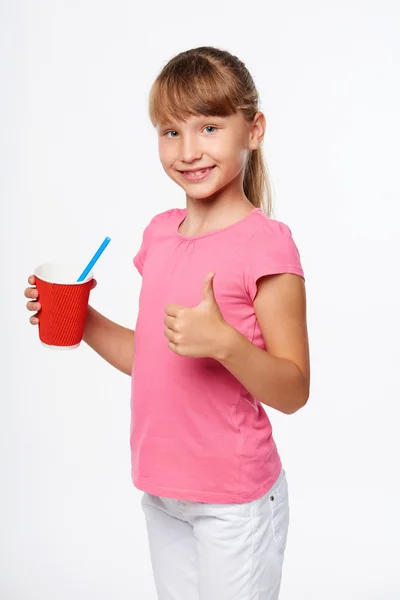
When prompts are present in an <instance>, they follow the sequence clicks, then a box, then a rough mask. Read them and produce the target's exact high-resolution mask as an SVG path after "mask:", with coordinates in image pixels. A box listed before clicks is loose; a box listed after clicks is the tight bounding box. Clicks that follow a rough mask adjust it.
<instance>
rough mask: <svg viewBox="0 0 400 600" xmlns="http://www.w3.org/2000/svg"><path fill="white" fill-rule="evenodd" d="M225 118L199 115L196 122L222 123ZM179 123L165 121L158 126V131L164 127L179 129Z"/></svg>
mask: <svg viewBox="0 0 400 600" xmlns="http://www.w3.org/2000/svg"><path fill="white" fill-rule="evenodd" d="M225 118H226V117H224V116H222V115H200V116H196V119H197V121H198V122H201V121H210V120H212V121H222V120H223V119H225ZM180 123H181V121H167V122H165V123H160V124H159V125H158V127H159V128H160V129H164V128H165V127H174V126H176V127H179V125H180Z"/></svg>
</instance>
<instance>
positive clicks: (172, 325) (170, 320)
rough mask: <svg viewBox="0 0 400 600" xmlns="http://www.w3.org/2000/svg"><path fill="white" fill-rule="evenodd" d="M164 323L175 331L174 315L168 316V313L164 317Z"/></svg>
mask: <svg viewBox="0 0 400 600" xmlns="http://www.w3.org/2000/svg"><path fill="white" fill-rule="evenodd" d="M164 324H165V325H166V326H167V327H168V328H169V329H172V330H173V331H176V329H175V327H176V317H169V316H168V315H167V316H166V317H165V319H164Z"/></svg>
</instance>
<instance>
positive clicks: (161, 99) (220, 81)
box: [149, 59, 239, 127]
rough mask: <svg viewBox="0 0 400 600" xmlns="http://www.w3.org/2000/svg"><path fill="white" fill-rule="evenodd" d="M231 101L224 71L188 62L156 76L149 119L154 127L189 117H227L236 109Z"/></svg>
mask: <svg viewBox="0 0 400 600" xmlns="http://www.w3.org/2000/svg"><path fill="white" fill-rule="evenodd" d="M167 68H168V65H167ZM235 99H236V93H235V86H234V82H233V81H232V79H231V77H230V76H229V74H227V72H226V71H225V72H224V73H222V72H221V71H220V70H219V69H218V67H217V66H216V65H214V64H212V63H210V62H209V61H205V60H204V59H203V60H201V62H200V64H199V62H198V61H196V59H195V60H193V59H192V60H191V61H190V63H186V61H185V64H179V63H178V64H175V65H174V66H173V67H172V68H171V69H170V70H169V71H167V72H166V73H164V71H162V72H161V73H160V75H159V77H158V78H157V79H156V81H155V82H154V84H153V87H152V88H151V91H150V98H149V116H150V120H151V122H152V124H153V126H154V127H156V126H157V125H160V126H162V125H165V124H166V123H169V122H171V121H176V120H178V121H186V120H187V119H188V118H189V117H191V116H215V117H217V116H218V117H227V116H229V115H232V114H234V113H235V112H237V110H238V108H239V102H235Z"/></svg>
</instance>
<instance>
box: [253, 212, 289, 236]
mask: <svg viewBox="0 0 400 600" xmlns="http://www.w3.org/2000/svg"><path fill="white" fill-rule="evenodd" d="M253 214H254V218H253V220H252V235H255V236H256V237H262V236H264V235H289V236H291V235H292V230H291V229H290V227H289V226H288V225H287V224H286V223H283V222H282V221H278V220H277V219H273V218H272V217H269V216H268V215H267V214H265V213H264V212H263V211H262V210H261V209H259V210H256V211H254V213H253Z"/></svg>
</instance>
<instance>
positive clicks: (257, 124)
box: [249, 111, 267, 150]
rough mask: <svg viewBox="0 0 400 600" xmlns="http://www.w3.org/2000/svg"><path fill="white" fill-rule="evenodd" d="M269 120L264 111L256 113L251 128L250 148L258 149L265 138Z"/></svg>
mask: <svg viewBox="0 0 400 600" xmlns="http://www.w3.org/2000/svg"><path fill="white" fill-rule="evenodd" d="M266 127H267V122H266V119H265V115H264V113H262V112H261V111H259V112H258V113H256V115H255V117H254V119H253V121H252V123H251V125H250V130H249V150H257V148H259V147H260V146H261V143H262V141H263V139H264V135H265V130H266Z"/></svg>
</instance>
